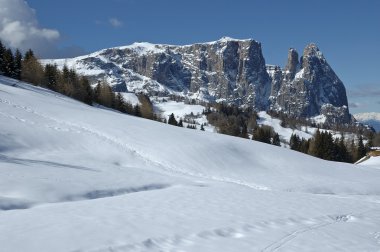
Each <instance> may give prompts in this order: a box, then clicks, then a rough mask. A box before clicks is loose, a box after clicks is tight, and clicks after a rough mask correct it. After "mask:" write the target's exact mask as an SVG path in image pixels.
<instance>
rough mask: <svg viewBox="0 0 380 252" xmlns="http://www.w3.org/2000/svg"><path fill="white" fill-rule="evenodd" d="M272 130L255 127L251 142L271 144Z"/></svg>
mask: <svg viewBox="0 0 380 252" xmlns="http://www.w3.org/2000/svg"><path fill="white" fill-rule="evenodd" d="M271 135H272V128H271V127H269V126H266V125H263V126H261V127H257V128H256V129H255V130H254V132H253V136H252V140H256V141H259V142H262V143H267V144H270V143H271Z"/></svg>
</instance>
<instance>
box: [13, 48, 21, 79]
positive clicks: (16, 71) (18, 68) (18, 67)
mask: <svg viewBox="0 0 380 252" xmlns="http://www.w3.org/2000/svg"><path fill="white" fill-rule="evenodd" d="M21 64H22V54H21V52H20V51H19V50H18V49H17V50H16V53H15V57H14V74H13V76H12V77H13V78H15V79H17V80H20V79H21V68H22V65H21Z"/></svg>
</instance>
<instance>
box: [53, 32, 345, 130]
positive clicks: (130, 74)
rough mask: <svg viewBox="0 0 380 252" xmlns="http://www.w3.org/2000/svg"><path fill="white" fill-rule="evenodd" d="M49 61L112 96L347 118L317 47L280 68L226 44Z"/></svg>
mask: <svg viewBox="0 0 380 252" xmlns="http://www.w3.org/2000/svg"><path fill="white" fill-rule="evenodd" d="M53 63H57V64H59V65H61V66H63V64H67V65H68V66H69V67H74V68H76V69H77V70H78V71H79V72H80V73H82V74H84V75H87V76H89V77H90V79H91V81H92V82H96V81H97V80H102V79H106V80H107V81H108V82H109V83H110V84H111V85H112V86H113V88H114V90H116V91H130V92H131V91H133V92H145V93H147V94H149V95H167V94H170V93H175V94H177V95H184V96H188V97H191V98H195V99H201V100H206V101H217V102H221V101H223V102H228V103H234V104H237V105H240V106H245V107H252V108H254V109H256V110H267V109H275V110H281V111H283V112H285V113H288V114H290V115H293V116H296V117H313V116H317V115H320V114H323V115H325V116H326V118H327V119H328V120H329V121H331V122H334V121H335V122H344V123H347V122H349V121H350V118H351V117H350V116H349V111H348V106H347V97H346V91H345V88H344V85H343V83H342V82H341V81H340V80H339V78H338V77H337V76H336V74H335V73H334V71H333V70H332V69H331V67H330V66H329V65H328V63H327V61H326V59H325V58H324V57H323V55H322V53H321V52H320V51H319V49H318V47H317V46H316V45H314V44H310V45H308V46H307V47H306V48H305V50H304V52H303V55H302V57H301V58H300V59H299V56H298V53H297V51H296V50H295V49H290V50H289V54H288V62H287V64H286V66H285V68H284V69H281V68H280V67H278V66H266V64H265V59H264V57H263V54H262V49H261V44H260V43H259V42H257V41H255V40H253V39H248V40H237V39H231V38H222V39H220V40H218V41H215V42H209V43H201V44H193V45H187V46H172V45H154V44H150V43H135V44H133V45H130V46H125V47H117V48H111V49H105V50H102V51H99V52H96V53H94V54H91V55H88V56H82V57H78V58H74V59H67V60H64V61H62V60H60V61H54V62H53Z"/></svg>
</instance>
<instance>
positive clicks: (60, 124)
mask: <svg viewBox="0 0 380 252" xmlns="http://www.w3.org/2000/svg"><path fill="white" fill-rule="evenodd" d="M0 103H3V104H6V105H9V106H12V107H14V108H17V109H22V110H24V111H26V112H28V113H33V114H35V115H36V116H38V117H41V118H43V119H45V120H48V121H52V122H53V123H55V124H56V125H55V126H54V125H44V126H45V127H47V128H49V129H53V130H57V131H65V132H69V131H72V132H75V133H79V134H80V133H86V134H89V135H92V136H95V137H97V138H98V139H101V140H103V141H105V142H107V143H110V144H113V145H116V146H117V147H121V148H122V149H123V150H125V151H127V152H130V153H133V154H134V155H135V156H137V157H138V158H141V159H142V160H144V161H145V162H146V163H148V164H152V165H154V166H158V167H160V168H161V169H162V170H164V171H166V172H169V173H177V174H181V175H185V176H191V177H196V178H201V179H208V180H213V181H218V182H225V183H232V184H237V185H241V186H246V187H249V188H252V189H256V190H265V191H266V190H271V189H270V188H269V187H267V186H264V185H258V184H254V183H248V182H245V181H241V180H237V179H232V178H228V177H218V176H208V175H205V174H202V173H193V172H190V171H185V170H180V169H177V168H174V166H173V165H172V164H170V163H167V162H160V161H156V160H153V159H152V158H149V157H148V156H147V155H144V154H143V152H142V151H139V150H136V149H133V148H131V147H129V146H128V145H127V144H125V143H122V142H120V141H118V140H116V139H115V138H112V137H110V136H107V135H106V134H103V133H101V132H99V131H96V130H94V129H91V128H89V127H84V126H81V125H78V124H74V123H69V122H65V121H61V120H58V119H55V118H52V117H49V116H46V115H44V114H41V113H38V112H37V111H35V110H34V109H32V108H30V107H26V106H21V105H18V104H13V103H12V102H10V101H8V100H4V99H0ZM0 115H3V116H6V117H8V118H11V119H15V120H18V121H21V122H23V123H29V124H37V123H36V122H32V121H28V120H26V119H23V118H19V117H16V116H13V115H7V114H4V113H2V112H0Z"/></svg>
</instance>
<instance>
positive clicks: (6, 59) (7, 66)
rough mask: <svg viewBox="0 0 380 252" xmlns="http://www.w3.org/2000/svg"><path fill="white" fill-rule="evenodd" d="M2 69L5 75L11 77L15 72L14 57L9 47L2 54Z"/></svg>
mask: <svg viewBox="0 0 380 252" xmlns="http://www.w3.org/2000/svg"><path fill="white" fill-rule="evenodd" d="M3 64H4V67H3V71H4V75H5V76H7V77H13V76H14V74H15V59H14V56H13V53H12V50H11V49H9V48H8V49H6V50H5V52H4V55H3Z"/></svg>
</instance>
